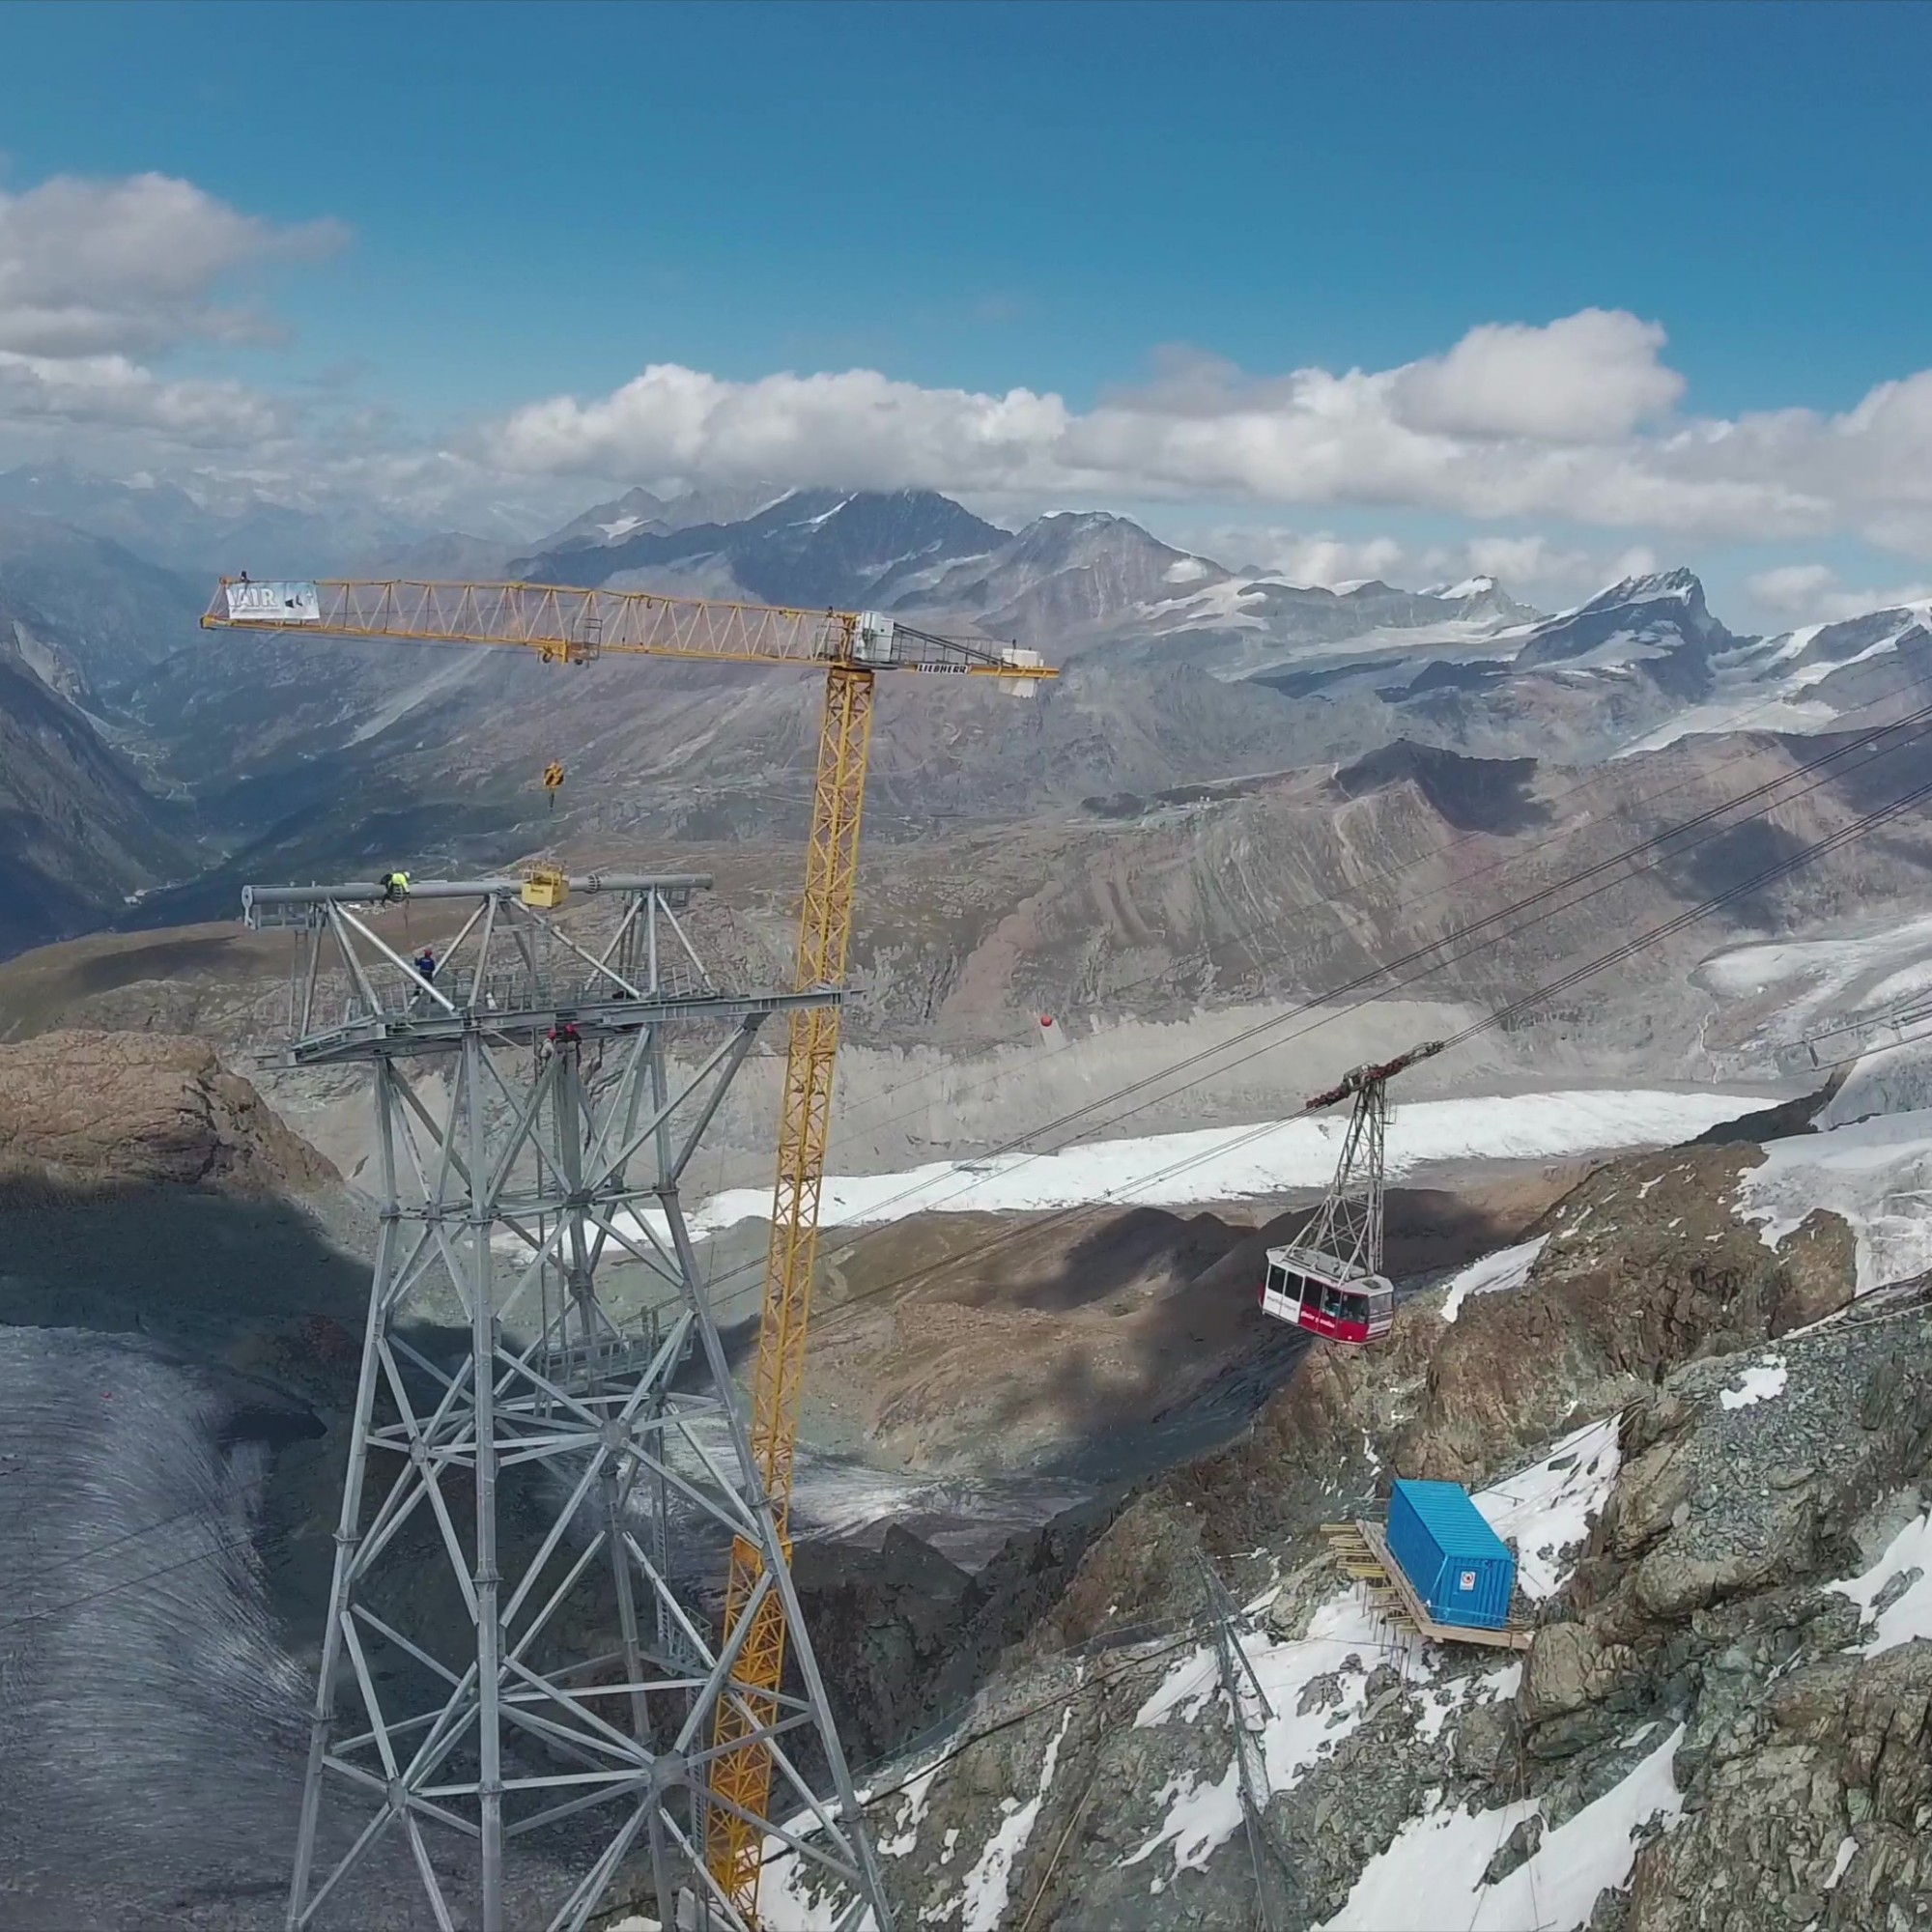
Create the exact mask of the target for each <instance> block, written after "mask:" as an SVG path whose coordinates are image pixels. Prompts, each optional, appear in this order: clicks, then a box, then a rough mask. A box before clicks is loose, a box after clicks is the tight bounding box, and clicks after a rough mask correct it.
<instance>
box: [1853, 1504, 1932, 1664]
mask: <svg viewBox="0 0 1932 1932" xmlns="http://www.w3.org/2000/svg"><path fill="white" fill-rule="evenodd" d="M1832 1588H1833V1589H1834V1590H1837V1591H1840V1592H1842V1593H1843V1594H1844V1595H1845V1596H1847V1597H1849V1598H1851V1600H1852V1601H1853V1602H1854V1603H1855V1604H1857V1605H1858V1606H1859V1607H1860V1609H1861V1610H1862V1611H1863V1612H1864V1615H1865V1620H1866V1622H1865V1629H1864V1631H1863V1633H1862V1640H1861V1643H1860V1644H1859V1648H1860V1649H1861V1651H1863V1652H1864V1654H1865V1655H1866V1656H1867V1657H1876V1656H1877V1655H1878V1654H1879V1653H1880V1652H1881V1651H1886V1650H1895V1649H1897V1647H1898V1646H1899V1645H1900V1644H1902V1643H1910V1642H1912V1640H1913V1639H1914V1638H1915V1637H1928V1638H1932V1510H1928V1511H1927V1512H1926V1513H1925V1514H1924V1515H1923V1516H1920V1517H1917V1518H1915V1519H1914V1520H1912V1521H1911V1522H1908V1523H1907V1524H1906V1525H1905V1527H1904V1528H1903V1529H1901V1530H1900V1531H1899V1532H1898V1534H1897V1535H1896V1536H1894V1537H1893V1538H1892V1539H1891V1542H1890V1543H1889V1545H1888V1546H1887V1547H1886V1552H1885V1554H1884V1555H1883V1556H1881V1557H1880V1558H1879V1559H1878V1561H1877V1562H1876V1563H1874V1564H1873V1565H1872V1567H1871V1568H1870V1569H1869V1570H1867V1571H1866V1572H1865V1573H1864V1575H1863V1576H1862V1577H1852V1578H1851V1579H1850V1580H1849V1581H1847V1582H1843V1583H1833V1585H1832ZM1881 1601H1883V1605H1884V1606H1883V1607H1882V1608H1881V1607H1880V1604H1881Z"/></svg>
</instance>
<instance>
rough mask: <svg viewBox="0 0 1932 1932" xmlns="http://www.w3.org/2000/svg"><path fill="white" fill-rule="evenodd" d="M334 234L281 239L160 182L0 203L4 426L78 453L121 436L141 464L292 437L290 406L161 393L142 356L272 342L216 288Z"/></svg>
mask: <svg viewBox="0 0 1932 1932" xmlns="http://www.w3.org/2000/svg"><path fill="white" fill-rule="evenodd" d="M342 235H343V231H342V229H341V228H340V227H339V225H338V224H336V223H333V222H327V221H324V222H311V223H308V224H305V225H303V226H299V227H279V226H277V225H275V224H274V223H272V222H268V221H264V220H262V219H261V218H260V217H258V216H255V215H251V214H244V213H241V212H240V211H239V210H237V209H234V208H231V207H230V206H228V204H227V203H225V202H222V201H218V200H217V199H215V197H214V196H213V195H211V194H208V193H206V192H204V191H203V190H202V189H200V188H198V187H196V186H195V185H193V184H192V183H190V182H185V181H177V180H174V179H172V178H171V177H169V176H166V175H158V174H145V175H134V176H130V177H128V178H126V179H123V180H118V181H84V180H79V179H76V178H74V177H71V176H57V177H56V178H55V179H53V180H51V181H48V182H44V183H43V184H42V185H40V186H38V187H35V188H31V189H29V190H27V191H26V192H25V193H22V194H12V195H10V194H5V193H0V426H5V427H7V428H9V429H11V430H13V431H14V432H15V433H16V434H18V435H21V436H25V437H28V438H38V439H40V440H42V441H43V442H44V440H45V439H46V438H48V437H53V438H56V439H60V438H66V437H68V436H70V435H71V434H74V433H79V434H80V435H82V437H83V438H84V439H92V440H83V442H82V443H81V444H80V445H78V446H80V447H83V448H86V449H88V450H90V451H98V450H99V449H100V448H101V447H102V446H103V445H102V442H101V439H106V440H107V441H106V445H105V446H108V447H113V446H117V445H116V444H115V441H114V440H115V439H117V438H118V439H119V444H118V446H119V447H121V448H122V449H124V450H128V451H132V452H136V453H139V454H156V453H161V452H165V451H168V450H201V449H210V448H213V449H222V448H228V449H248V450H250V451H253V452H255V453H257V454H259V453H260V452H261V451H262V449H263V447H264V446H265V445H267V444H270V443H272V442H274V441H276V440H281V439H285V438H286V437H287V436H288V435H289V434H290V432H291V430H292V428H293V426H294V424H295V421H296V418H297V415H298V411H297V409H296V408H295V407H294V406H293V405H291V404H289V403H287V402H285V401H282V400H279V399H276V398H274V397H271V396H269V395H265V394H263V393H262V392H261V391H259V390H257V389H253V388H250V387H248V386H247V385H245V384H241V383H238V382H233V381H227V380H219V379H205V378H203V379H191V380H171V379H169V378H166V377H163V376H161V375H158V374H156V371H155V370H154V369H153V368H152V367H150V366H148V364H147V362H146V361H145V360H143V359H140V358H143V357H147V356H151V355H156V354H165V353H166V352H167V351H168V350H170V349H173V348H175V347H177V346H179V345H182V344H184V343H187V342H190V341H200V342H213V343H216V344H233V343H239V342H260V341H265V340H272V339H274V338H275V337H276V335H277V334H278V331H277V329H276V327H275V326H274V325H273V323H272V322H271V321H270V319H268V318H267V317H265V316H263V315H262V314H260V313H258V312H257V311H255V310H253V309H250V308H247V307H236V306H229V305H226V304H224V303H223V301H222V300H220V299H219V298H220V296H221V293H222V291H223V289H224V288H225V286H226V285H227V284H228V283H229V282H231V281H232V280H233V279H234V278H235V277H236V276H237V275H239V274H241V273H244V272H245V271H247V270H252V269H256V268H259V267H261V266H263V265H267V264H271V263H274V262H278V261H285V260H289V259H293V258H297V257H301V256H306V255H312V254H315V253H318V252H321V251H324V250H327V249H328V248H331V247H333V246H335V245H336V244H337V243H338V242H339V241H341V239H342ZM63 446H64V447H66V446H72V445H63Z"/></svg>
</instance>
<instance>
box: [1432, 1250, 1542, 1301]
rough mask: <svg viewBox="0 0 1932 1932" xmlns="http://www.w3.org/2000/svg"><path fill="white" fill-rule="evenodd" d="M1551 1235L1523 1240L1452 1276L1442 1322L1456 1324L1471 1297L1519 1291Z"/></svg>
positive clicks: (1486, 1256) (1471, 1264)
mask: <svg viewBox="0 0 1932 1932" xmlns="http://www.w3.org/2000/svg"><path fill="white" fill-rule="evenodd" d="M1548 1242H1549V1236H1548V1235H1539V1236H1537V1237H1536V1238H1535V1240H1533V1241H1520V1242H1518V1243H1517V1245H1516V1246H1515V1247H1513V1248H1498V1249H1497V1250H1496V1251H1495V1253H1494V1254H1492V1255H1485V1256H1484V1257H1483V1258H1482V1260H1481V1261H1479V1262H1471V1263H1470V1264H1469V1265H1468V1266H1467V1267H1465V1268H1463V1269H1461V1270H1459V1271H1458V1272H1457V1273H1456V1274H1454V1275H1452V1276H1451V1277H1450V1281H1449V1293H1448V1295H1447V1297H1446V1298H1445V1299H1444V1301H1443V1303H1442V1319H1443V1321H1455V1319H1456V1318H1457V1316H1458V1315H1460V1314H1461V1313H1462V1312H1463V1302H1465V1301H1466V1300H1468V1298H1469V1297H1470V1296H1471V1295H1472V1294H1498V1293H1502V1292H1503V1291H1504V1290H1505V1289H1511V1288H1520V1287H1521V1286H1522V1285H1523V1283H1524V1282H1525V1281H1527V1280H1528V1279H1529V1270H1530V1267H1531V1265H1532V1264H1534V1262H1535V1260H1536V1258H1537V1256H1538V1255H1540V1254H1541V1253H1542V1252H1543V1250H1544V1249H1545V1248H1546V1247H1547V1246H1548Z"/></svg>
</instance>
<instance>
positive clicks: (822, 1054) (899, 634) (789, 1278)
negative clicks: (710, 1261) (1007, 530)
mask: <svg viewBox="0 0 1932 1932" xmlns="http://www.w3.org/2000/svg"><path fill="white" fill-rule="evenodd" d="M201 621H202V626H203V628H204V629H208V630H226V629H239V630H268V631H289V632H316V633H320V634H323V635H326V636H329V637H338V638H387V639H397V640H401V641H407V642H421V643H451V644H498V645H506V646H511V647H514V648H520V649H525V650H532V651H535V652H536V653H537V654H538V655H539V656H540V657H541V658H542V659H543V660H544V661H545V662H546V663H548V664H580V665H581V664H587V663H589V662H591V661H592V660H593V659H595V658H598V657H601V656H603V655H604V654H605V653H607V652H611V653H619V654H631V655H636V656H639V657H658V658H696V659H702V660H711V661H715V662H717V663H721V664H791V665H809V666H823V668H824V670H825V705H824V712H823V716H822V721H821V724H820V728H819V739H818V778H817V784H816V787H815V789H814V792H813V795H812V808H811V834H810V842H809V844H808V846H807V849H806V860H805V897H804V902H803V905H802V907H801V910H800V914H799V930H798V958H797V964H796V968H795V982H796V985H797V987H798V989H799V990H801V991H804V990H808V989H810V988H813V987H823V986H837V985H838V984H840V983H841V982H842V980H843V979H844V976H845V952H846V946H847V943H848V941H849V940H850V938H851V933H852V897H853V887H854V883H855V880H856V877H857V871H858V862H859V821H860V816H861V813H862V811H863V810H864V806H865V799H866V768H867V759H868V757H869V753H870V748H871V732H872V685H873V680H874V677H875V675H876V674H877V673H878V672H879V671H882V670H910V671H926V672H941V673H945V672H952V673H958V674H962V675H965V676H969V677H997V678H1000V679H1002V680H1003V681H1004V682H1005V687H1006V689H1008V690H1009V691H1010V692H1013V693H1014V694H1015V695H1021V696H1025V695H1030V694H1031V692H1032V690H1033V688H1034V686H1035V684H1036V683H1037V681H1038V680H1040V679H1042V678H1049V677H1054V676H1057V675H1058V673H1057V672H1056V671H1054V670H1053V669H1051V668H1048V667H1047V666H1045V665H1043V664H1042V663H1041V662H1040V659H1039V656H1038V654H1037V652H1034V651H1029V650H1022V649H1020V648H1018V647H1016V646H1002V645H983V644H969V643H960V642H958V641H956V640H954V639H948V638H940V637H934V636H933V635H931V634H930V633H928V632H924V631H919V630H915V629H913V628H912V627H910V626H908V625H905V624H901V623H896V622H895V621H894V620H893V619H892V618H890V617H886V616H883V615H880V614H879V613H877V612H872V611H788V610H783V609H780V608H777V607H771V606H765V605H758V604H725V603H717V602H712V601H708V600H704V599H698V598H683V597H659V596H655V595H653V594H651V593H649V592H646V591H630V590H625V591H614V590H581V589H573V588H570V587H567V586H563V585H552V584H538V583H414V582H381V581H370V580H336V581H333V582H298V583H257V582H249V581H248V579H247V578H246V577H242V578H239V579H231V578H224V579H223V580H222V581H221V583H220V584H219V586H218V587H217V589H216V591H215V594H214V598H213V602H212V603H211V604H210V606H209V609H208V611H207V613H206V614H205V615H204V616H203V618H202V620H201ZM559 776H560V774H559ZM837 1053H838V1008H837V1007H814V1008H810V1009H803V1010H801V1011H798V1012H796V1013H794V1014H793V1015H792V1020H791V1039H790V1044H789V1049H788V1051H787V1054H786V1058H785V1079H784V1096H783V1100H782V1103H781V1112H780V1117H779V1157H778V1180H777V1184H776V1187H775V1189H774V1193H773V1199H772V1237H771V1249H770V1252H769V1256H768V1258H767V1262H766V1267H765V1293H764V1305H763V1310H762V1313H761V1316H760V1321H759V1329H758V1353H757V1361H756V1366H755V1368H754V1370H753V1394H752V1448H753V1457H754V1459H755V1461H756V1464H757V1470H758V1475H759V1478H760V1480H761V1481H762V1482H763V1484H764V1486H765V1489H766V1491H767V1492H768V1493H769V1494H770V1497H771V1502H772V1509H773V1513H774V1516H775V1517H776V1520H777V1522H778V1529H779V1535H780V1538H781V1543H782V1547H783V1548H784V1549H785V1551H786V1554H787V1556H789V1553H790V1548H791V1538H790V1529H789V1522H790V1514H791V1487H792V1462H793V1454H794V1451H795V1448H796V1446H797V1440H798V1418H799V1402H800V1397H801V1394H802V1392H803V1387H804V1376H805V1348H806V1333H807V1326H808V1323H809V1321H810V1313H811V1286H812V1271H813V1266H814V1264H815V1262H816V1259H817V1250H818V1198H819V1191H820V1187H821V1185H822V1183H823V1181H824V1179H825V1148H826V1137H827V1131H828V1126H829V1122H830V1117H831V1107H832V1073H833V1061H834V1057H835V1055H836V1054H837ZM761 1569H762V1563H761V1560H760V1558H759V1555H758V1551H757V1550H756V1548H754V1547H753V1545H752V1544H751V1543H749V1542H747V1541H746V1540H745V1539H744V1538H742V1537H741V1538H739V1539H738V1540H737V1541H736V1543H735V1544H734V1546H733V1548H732V1551H731V1571H730V1578H729V1582H728V1586H727V1589H726V1593H725V1641H726V1643H727V1644H728V1643H729V1642H731V1641H732V1640H733V1638H734V1637H735V1636H736V1634H737V1631H738V1627H739V1624H740V1623H741V1622H742V1621H743V1618H744V1613H745V1606H746V1605H747V1604H748V1603H750V1602H751V1601H752V1598H753V1591H754V1589H755V1588H756V1585H757V1582H758V1577H759V1575H760V1572H761ZM784 1638H785V1632H784V1622H783V1618H782V1616H781V1611H780V1605H779V1599H778V1598H777V1596H776V1595H775V1594H772V1593H769V1592H768V1593H767V1594H766V1595H765V1596H764V1597H763V1598H762V1600H761V1601H760V1607H759V1609H758V1611H757V1612H756V1613H755V1615H754V1617H753V1624H752V1628H751V1629H750V1630H749V1631H748V1632H747V1633H746V1634H745V1637H744V1642H743V1646H742V1648H741V1650H740V1652H739V1662H738V1666H737V1670H736V1673H735V1674H736V1675H737V1676H738V1677H739V1679H740V1681H742V1682H743V1683H745V1684H748V1685H752V1686H755V1687H756V1688H757V1689H758V1690H760V1691H763V1692H766V1693H775V1692H776V1691H778V1690H779V1689H780V1685H781V1679H782V1676H783V1673H784ZM776 1715H777V1705H776V1704H775V1703H772V1702H767V1701H765V1700H764V1699H760V1698H753V1699H748V1700H746V1702H745V1703H744V1704H739V1703H737V1702H735V1701H733V1700H729V1699H726V1700H725V1701H722V1702H721V1703H720V1704H719V1707H718V1720H717V1734H716V1736H715V1737H714V1739H713V1743H714V1746H715V1747H717V1748H718V1749H719V1750H720V1751H721V1752H722V1753H723V1754H722V1755H721V1756H720V1757H718V1759H717V1760H716V1761H715V1763H714V1765H713V1768H712V1773H711V1782H712V1785H713V1787H714V1788H715V1789H716V1790H717V1791H718V1792H719V1794H720V1795H721V1796H722V1797H724V1798H726V1799H728V1800H730V1801H731V1803H732V1804H734V1805H736V1806H737V1807H738V1810H737V1811H735V1812H734V1811H731V1810H727V1809H726V1808H725V1805H723V1804H717V1805H713V1806H712V1807H711V1809H710V1814H709V1820H708V1824H707V1838H706V1846H705V1856H706V1861H707V1862H708V1863H709V1865H710V1867H711V1871H712V1874H713V1876H714V1877H715V1878H716V1879H717V1880H718V1883H719V1885H720V1886H721V1888H722V1889H724V1890H725V1893H726V1894H727V1895H728V1896H729V1897H730V1899H731V1900H732V1902H733V1904H734V1905H735V1906H736V1907H737V1908H738V1910H739V1912H740V1913H741V1915H742V1916H743V1917H744V1918H745V1919H746V1921H747V1922H748V1923H750V1922H753V1921H754V1919H755V1917H756V1913H757V1899H758V1866H759V1861H760V1859H761V1856H762V1851H763V1846H762V1842H761V1834H760V1833H759V1832H758V1831H757V1829H756V1828H755V1827H754V1826H753V1825H750V1824H748V1823H747V1822H746V1821H745V1818H744V1817H743V1816H741V1815H740V1813H748V1814H750V1815H751V1816H752V1817H754V1818H763V1817H764V1816H765V1814H766V1808H767V1806H768V1804H769V1803H770V1795H771V1777H772V1760H771V1753H770V1750H769V1748H768V1747H767V1746H766V1744H765V1743H764V1742H763V1739H762V1735H761V1733H762V1732H763V1731H764V1730H765V1728H766V1727H768V1726H769V1725H770V1724H771V1723H772V1721H773V1720H774V1719H775V1717H776Z"/></svg>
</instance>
